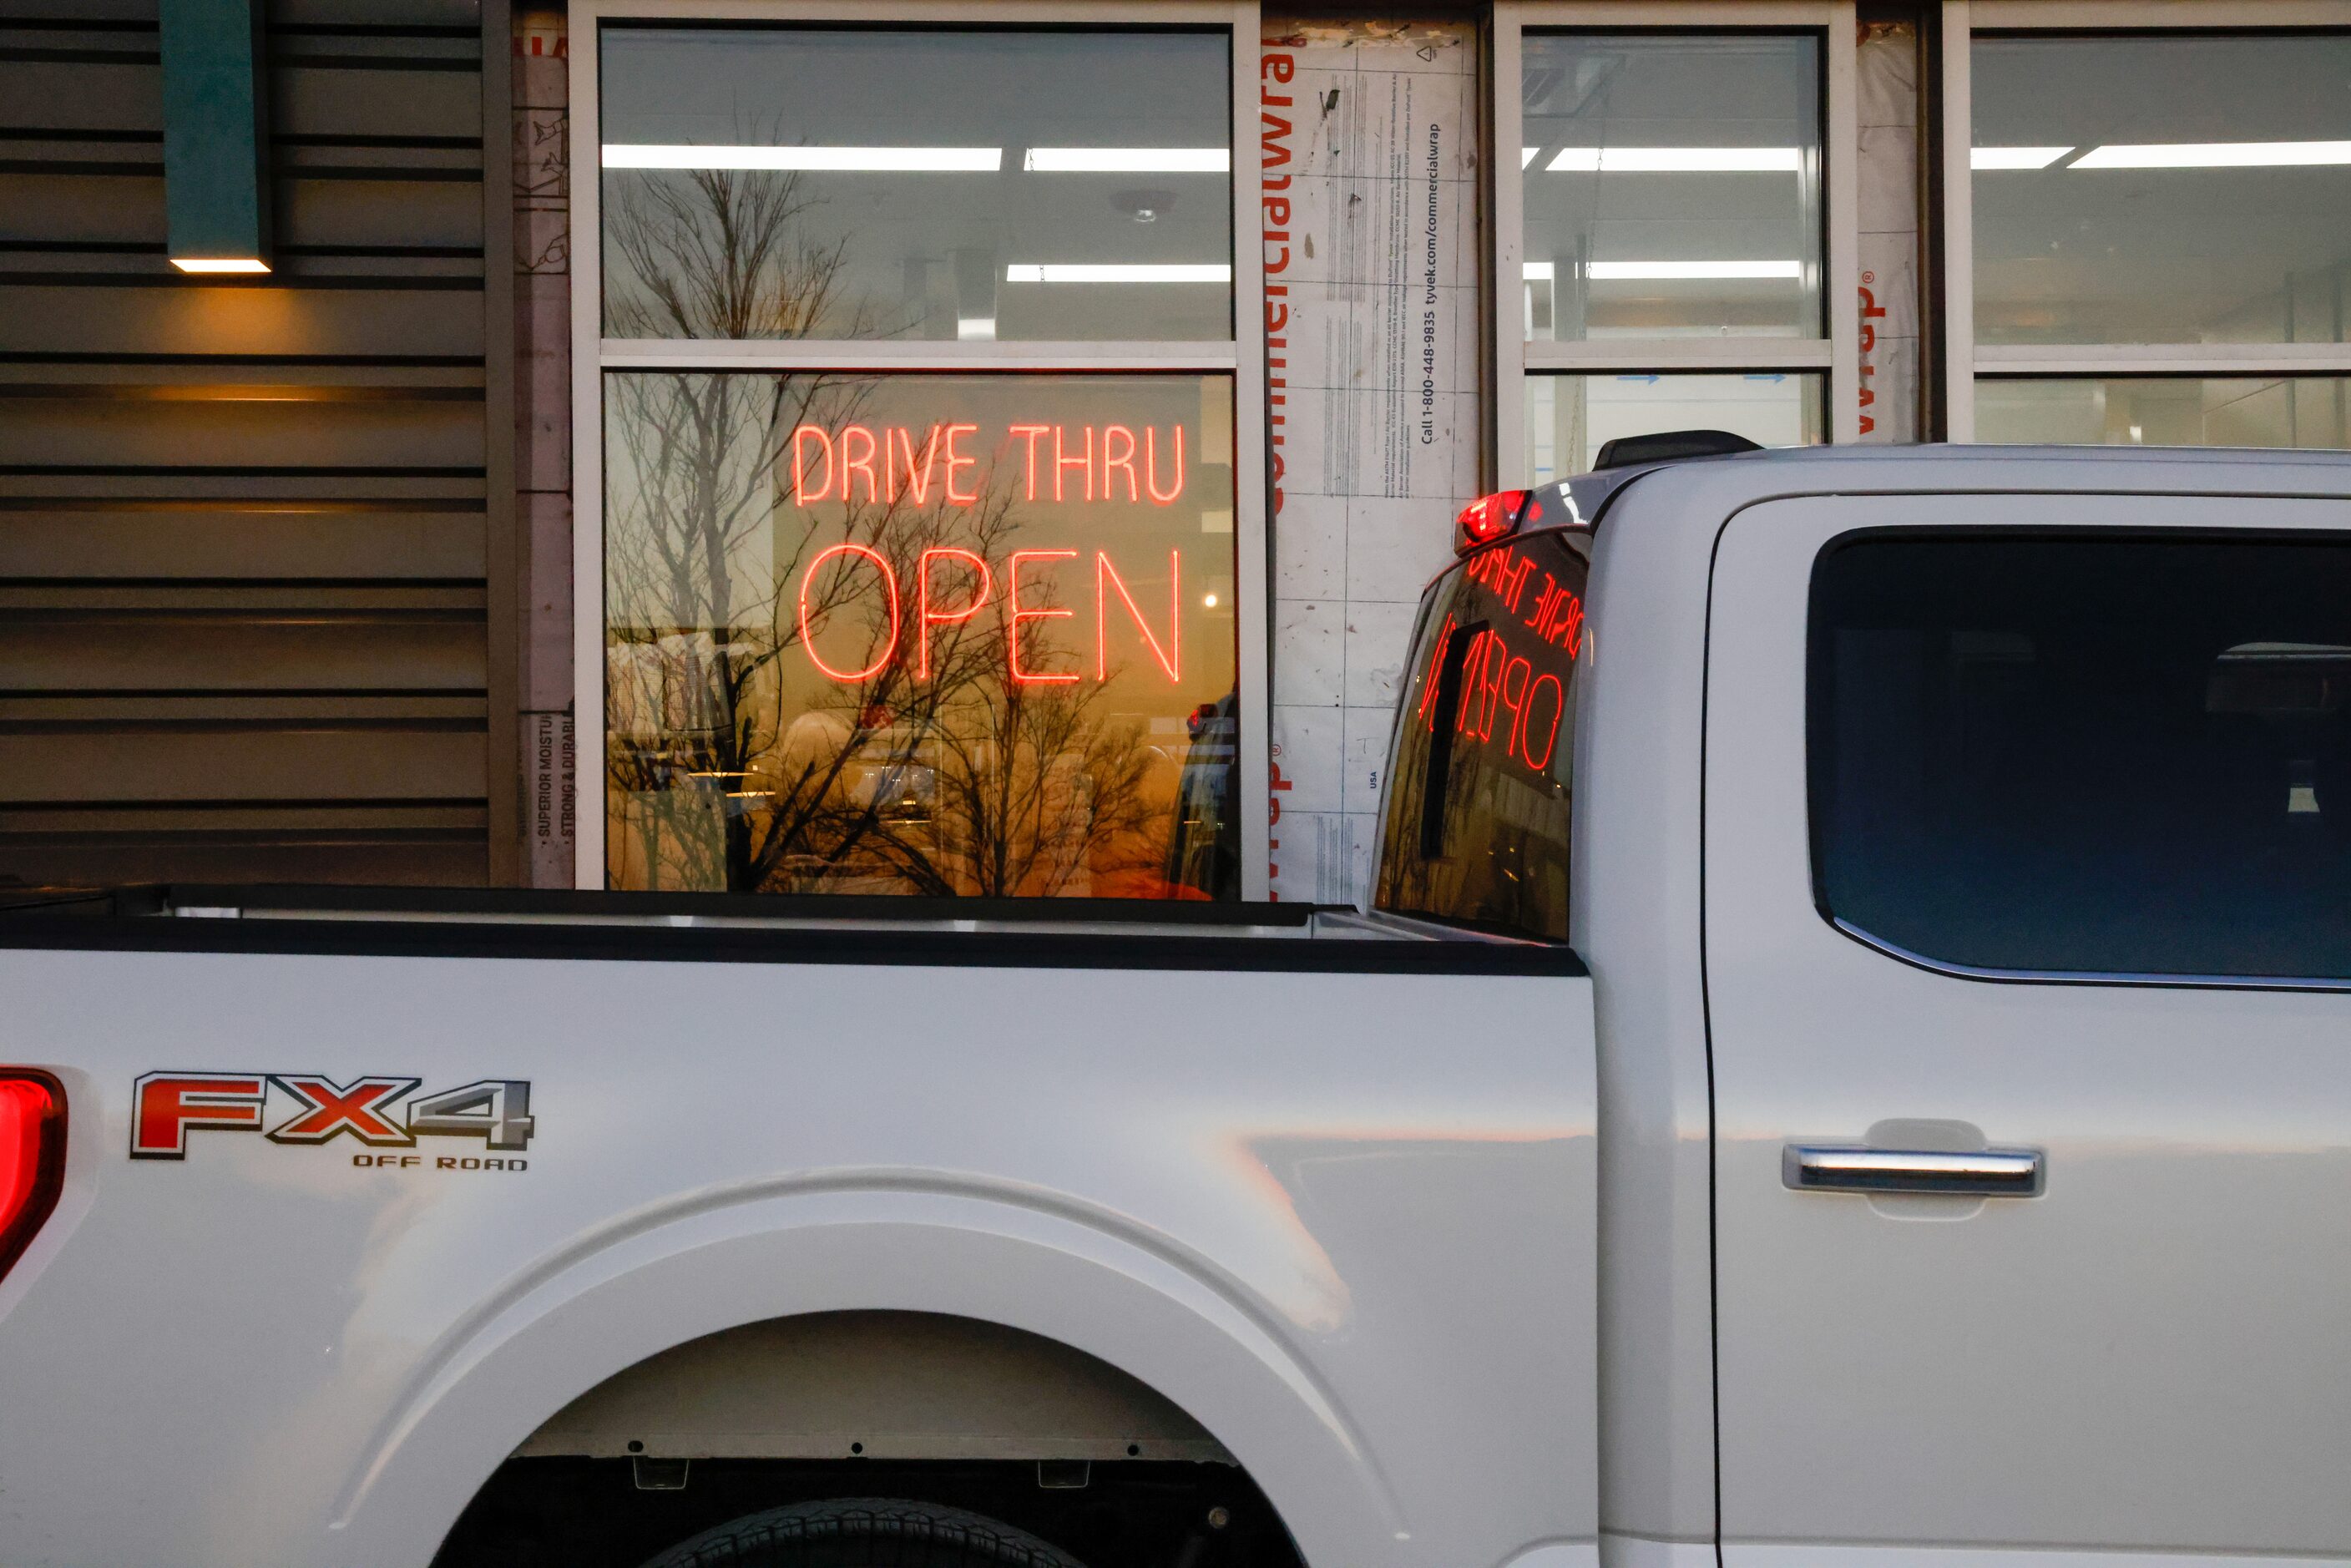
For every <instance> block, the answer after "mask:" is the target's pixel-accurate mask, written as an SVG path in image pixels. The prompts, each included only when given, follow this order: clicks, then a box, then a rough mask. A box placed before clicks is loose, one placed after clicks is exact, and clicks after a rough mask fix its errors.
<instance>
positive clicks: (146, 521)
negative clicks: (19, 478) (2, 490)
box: [0, 503, 483, 580]
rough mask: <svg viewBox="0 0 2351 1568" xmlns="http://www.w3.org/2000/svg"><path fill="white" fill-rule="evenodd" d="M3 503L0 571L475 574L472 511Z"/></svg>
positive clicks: (479, 547) (479, 558) (479, 562)
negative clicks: (58, 506) (53, 506)
mask: <svg viewBox="0 0 2351 1568" xmlns="http://www.w3.org/2000/svg"><path fill="white" fill-rule="evenodd" d="M319 507H320V509H313V510H300V509H293V508H289V509H287V510H283V511H277V510H264V509H259V508H250V509H240V508H231V507H221V508H217V509H196V508H193V507H191V508H177V507H156V508H154V509H152V510H138V511H129V510H126V511H105V510H92V509H75V510H45V509H39V508H21V507H20V508H11V509H5V510H0V577H85V578H87V577H184V578H191V579H197V580H201V579H204V578H207V577H235V578H256V577H274V578H280V579H292V580H298V579H302V578H315V577H474V578H478V577H480V576H481V575H482V570H483V539H482V524H483V515H482V513H481V512H480V511H479V510H468V511H351V510H329V509H323V508H324V507H325V504H324V503H319Z"/></svg>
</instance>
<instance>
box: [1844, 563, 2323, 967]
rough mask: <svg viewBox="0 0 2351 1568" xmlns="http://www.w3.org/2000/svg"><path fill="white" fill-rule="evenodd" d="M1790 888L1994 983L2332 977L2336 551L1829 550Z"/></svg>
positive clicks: (1892, 941) (1899, 943) (1885, 938)
mask: <svg viewBox="0 0 2351 1568" xmlns="http://www.w3.org/2000/svg"><path fill="white" fill-rule="evenodd" d="M1811 636H1812V674H1811V684H1812V695H1811V699H1810V708H1811V714H1810V729H1811V747H1812V765H1811V774H1812V784H1811V789H1812V797H1813V808H1812V809H1813V868H1814V870H1813V874H1814V878H1815V882H1816V884H1817V892H1818V895H1819V898H1820V901H1821V904H1822V906H1823V908H1824V909H1825V910H1826V911H1828V912H1829V913H1830V915H1832V916H1833V917H1834V918H1835V919H1836V920H1838V921H1840V922H1841V923H1843V924H1844V925H1846V926H1847V927H1848V928H1849V929H1853V930H1855V931H1858V932H1861V933H1864V934H1866V935H1867V936H1871V937H1874V938H1876V940H1878V941H1880V942H1883V943H1886V944H1889V945H1891V946H1896V947H1898V948H1901V949H1903V950H1905V951H1907V952H1911V953H1915V954H1918V955H1922V956H1927V957H1930V958H1936V959H1940V960H1943V961H1946V962H1950V963H1957V964H1962V965H1967V966H1970V967H1982V968H1991V969H2012V970H2032V971H2073V972H2091V973H2100V974H2116V975H2130V974H2185V975H2228V976H2275V977H2351V916H2346V913H2345V903H2344V898H2345V890H2346V887H2351V701H2346V698H2351V544H2346V543H2345V542H2342V541H2337V540H2334V539H2312V540H2310V541H2309V542H2302V541H2298V540H2295V541H2289V540H2283V539H2277V538H2267V539H2238V540H2233V541H2231V540H2220V539H2211V538H2171V539H2156V538H2146V537H2144V536H2142V537H2140V538H2098V539H2093V538H2068V537H2051V536H2043V537H2040V538H2013V537H2011V538H2000V537H1998V536H1978V537H1976V538H1954V537H1943V538H1902V539H1895V538H1884V537H1879V538H1865V539H1862V540H1858V541H1855V542H1853V543H1849V544H1846V545H1844V546H1843V547H1842V548H1836V547H1833V548H1832V549H1830V550H1829V551H1828V552H1827V553H1825V554H1824V555H1823V557H1822V558H1821V560H1820V563H1819V565H1818V566H1817V567H1816V568H1815V569H1814V572H1813V599H1812V632H1811Z"/></svg>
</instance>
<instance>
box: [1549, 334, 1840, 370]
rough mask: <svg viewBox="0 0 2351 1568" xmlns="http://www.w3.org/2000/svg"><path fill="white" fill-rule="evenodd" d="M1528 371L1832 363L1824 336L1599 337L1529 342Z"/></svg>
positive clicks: (1749, 367) (1750, 367) (1814, 367)
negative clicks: (1566, 340)
mask: <svg viewBox="0 0 2351 1568" xmlns="http://www.w3.org/2000/svg"><path fill="white" fill-rule="evenodd" d="M1522 352H1523V354H1524V364H1525V367H1526V369H1527V370H1528V371H1530V372H1543V371H1548V372H1553V373H1556V372H1558V371H1660V372H1662V371H1688V372H1698V373H1704V372H1711V371H1825V370H1828V369H1830V368H1831V366H1832V365H1833V364H1834V352H1835V349H1834V344H1833V343H1832V342H1831V341H1830V340H1828V339H1826V338H1695V339H1677V338H1599V339H1589V340H1583V341H1581V342H1554V341H1548V340H1546V341H1541V342H1534V343H1529V344H1526V345H1525V346H1524V348H1523V350H1522Z"/></svg>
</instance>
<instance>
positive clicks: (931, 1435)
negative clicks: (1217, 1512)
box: [515, 1312, 1233, 1464]
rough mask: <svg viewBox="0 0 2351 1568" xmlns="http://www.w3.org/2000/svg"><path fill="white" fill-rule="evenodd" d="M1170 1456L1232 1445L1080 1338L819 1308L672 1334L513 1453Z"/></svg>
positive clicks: (1217, 1460) (1226, 1459) (1224, 1460)
mask: <svg viewBox="0 0 2351 1568" xmlns="http://www.w3.org/2000/svg"><path fill="white" fill-rule="evenodd" d="M638 1455H648V1456H652V1457H654V1458H689V1459H692V1458H701V1459H710V1458H738V1459H835V1458H853V1457H854V1458H875V1459H880V1458H910V1459H1127V1458H1143V1459H1181V1460H1188V1461H1193V1462H1199V1463H1209V1464H1230V1463H1232V1462H1233V1461H1232V1456H1231V1455H1230V1454H1228V1453H1227V1452H1226V1451H1225V1449H1224V1447H1223V1446H1222V1445H1221V1444H1219V1443H1218V1442H1217V1440H1216V1439H1215V1438H1214V1437H1210V1436H1209V1435H1208V1433H1207V1431H1206V1430H1205V1429H1204V1428H1202V1427H1201V1426H1200V1424H1199V1423H1198V1422H1196V1421H1195V1420H1193V1419H1192V1417H1191V1416H1187V1415H1186V1414H1185V1413H1184V1412H1183V1411H1182V1410H1181V1409H1179V1408H1177V1407H1176V1406H1175V1404H1173V1403H1172V1402H1171V1401H1169V1400H1168V1399H1167V1398H1165V1396H1162V1395H1160V1394H1159V1393H1158V1392H1157V1391H1156V1390H1155V1389H1152V1388H1150V1387H1148V1386H1147V1385H1144V1384H1143V1383H1142V1382H1140V1381H1138V1380H1137V1379H1135V1378H1134V1377H1131V1376H1129V1375H1127V1374H1125V1373H1123V1372H1122V1371H1120V1370H1119V1369H1118V1368H1116V1367H1114V1366H1112V1365H1111V1364H1108V1363H1107V1362H1102V1361H1098V1360H1096V1359H1095V1358H1094V1357H1092V1356H1090V1355H1088V1354H1085V1353H1083V1352H1082V1351H1078V1350H1072V1349H1071V1348H1070V1347H1069V1346H1068V1345H1065V1344H1061V1343H1058V1342H1056V1341H1053V1340H1050V1339H1045V1338H1042V1337H1040V1335H1037V1334H1032V1333H1024V1332H1023V1331H1021V1330H1019V1329H1012V1328H1006V1327H1004V1326H1002V1325H1000V1324H997V1323H986V1322H977V1321H976V1320H974V1319H970V1318H958V1317H946V1316H941V1315H937V1314H934V1313H927V1312H820V1313H815V1314H812V1315H810V1316H806V1317H793V1318H778V1319H774V1320H771V1321H769V1322H757V1323H746V1324H744V1325H742V1326H741V1327H739V1328H732V1329H727V1330H726V1331H724V1332H722V1333H715V1334H709V1335H706V1336H705V1337H704V1338H701V1339H697V1340H692V1341H689V1342H688V1343H684V1344H681V1345H675V1346H673V1347H672V1348H670V1349H668V1350H665V1351H664V1352H662V1353H661V1354H658V1355H654V1356H651V1357H649V1358H647V1359H646V1360H644V1361H641V1362H639V1363H637V1364H635V1365H634V1366H632V1367H629V1368H628V1369H627V1370H625V1371H623V1372H621V1373H619V1374H617V1375H614V1376H612V1377H610V1378H608V1379H606V1380H605V1381H604V1382H602V1383H601V1384H599V1385H596V1386H595V1387H594V1388H591V1389H590V1390H589V1391H588V1392H587V1393H585V1394H583V1395H581V1396H580V1397H579V1398H577V1399H574V1400H573V1401H572V1402H571V1403H570V1404H569V1405H567V1406H564V1407H563V1408H562V1409H561V1410H559V1411H558V1412H557V1413H556V1414H555V1415H554V1416H550V1417H549V1419H548V1421H547V1422H546V1424H545V1425H543V1426H541V1427H539V1429H538V1431H536V1432H534V1433H532V1434H531V1435H530V1437H528V1438H527V1439H525V1440H524V1442H523V1445H522V1447H521V1448H517V1449H516V1450H515V1456H516V1457H517V1458H557V1457H576V1458H633V1457H635V1456H638Z"/></svg>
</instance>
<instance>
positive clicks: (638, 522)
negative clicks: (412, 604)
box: [605, 372, 1236, 897]
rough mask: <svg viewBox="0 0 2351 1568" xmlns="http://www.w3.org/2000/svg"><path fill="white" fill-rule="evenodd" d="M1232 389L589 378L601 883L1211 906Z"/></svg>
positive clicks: (1097, 382)
mask: <svg viewBox="0 0 2351 1568" xmlns="http://www.w3.org/2000/svg"><path fill="white" fill-rule="evenodd" d="M1233 460H1234V445H1233V400H1232V383H1231V382H1230V380H1229V379H1228V378H1226V377H1221V376H1197V375H1181V376H1178V375H1136V376H1067V377H1052V378H1043V377H1033V376H1030V377H1014V376H1002V375H956V376H943V375H925V376H894V377H877V376H861V375H770V374H755V373H731V374H704V373H674V372H646V373H615V374H611V375H608V376H607V377H606V378H605V465H606V468H605V490H606V501H605V605H606V624H605V634H606V669H605V677H606V692H607V714H608V716H609V728H610V734H609V737H608V752H607V789H608V796H607V800H608V809H607V823H606V828H607V834H608V837H607V861H608V871H609V880H610V883H611V885H613V886H616V887H635V888H664V889H673V890H676V889H699V890H726V891H735V892H780V893H790V892H853V893H898V894H932V895H940V896H945V895H992V896H1006V897H1016V896H1053V895H1092V896H1098V897H1210V896H1230V895H1232V894H1233V893H1234V892H1235V888H1234V883H1233V812H1232V810H1231V809H1230V802H1231V794H1232V791H1231V784H1230V774H1231V770H1232V766H1233V757H1234V706H1235V705H1234V674H1235V668H1236V644H1235V620H1234V599H1233V592H1234V565H1235V558H1234V551H1233V538H1234V533H1233V516H1234V513H1233V507H1234V488H1233Z"/></svg>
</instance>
